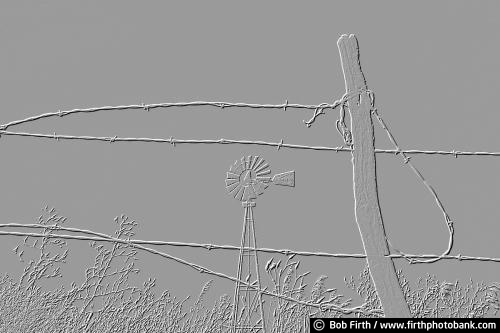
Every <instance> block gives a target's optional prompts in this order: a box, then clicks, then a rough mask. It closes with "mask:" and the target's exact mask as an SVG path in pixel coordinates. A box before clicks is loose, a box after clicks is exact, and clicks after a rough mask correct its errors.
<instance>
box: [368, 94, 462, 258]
mask: <svg viewBox="0 0 500 333" xmlns="http://www.w3.org/2000/svg"><path fill="white" fill-rule="evenodd" d="M366 92H367V94H368V97H369V98H370V107H371V110H370V111H371V113H372V114H373V115H374V116H375V117H376V118H377V120H378V123H379V124H380V126H381V127H382V129H383V130H384V131H385V132H386V134H387V136H388V137H389V140H390V141H391V143H392V144H393V146H394V148H395V149H396V151H398V154H399V155H400V156H401V158H402V159H403V163H404V164H406V165H408V166H409V167H410V168H411V169H412V171H413V173H414V174H415V175H416V176H417V177H418V178H419V179H420V180H421V181H422V183H423V184H424V186H425V187H426V188H427V190H428V191H429V192H430V193H431V194H432V196H433V198H434V201H435V202H436V204H437V206H438V207H439V210H440V211H441V213H442V214H443V217H444V221H445V224H446V227H447V229H448V234H449V236H448V246H447V247H446V249H445V250H444V251H443V253H442V254H441V255H440V256H439V257H436V258H432V259H416V258H415V257H414V256H410V255H409V254H408V253H405V252H403V251H401V250H399V249H398V248H396V247H394V246H393V245H392V244H391V242H390V240H389V239H388V238H387V237H386V241H387V243H388V245H389V246H390V247H391V248H392V249H393V250H395V251H396V252H397V253H399V254H400V255H402V256H403V257H404V258H405V259H407V260H408V262H409V263H410V264H413V263H419V264H429V263H434V262H437V261H439V260H441V259H442V258H443V257H444V256H447V255H449V253H450V252H451V250H452V248H453V236H454V232H455V229H454V228H453V221H452V220H451V218H450V216H449V215H448V213H447V212H446V209H445V208H444V206H443V203H442V202H441V200H440V199H439V196H438V194H437V192H436V190H435V189H434V188H433V187H432V186H431V185H430V184H429V182H428V181H427V180H426V179H425V178H424V176H423V175H422V173H421V172H420V171H419V170H418V169H417V167H415V165H414V164H413V163H412V162H411V161H410V157H408V156H406V154H405V153H403V152H401V148H400V147H399V145H398V143H397V141H396V139H395V137H394V135H393V134H392V133H391V131H390V130H389V127H388V126H387V124H386V123H385V121H384V120H383V119H382V117H381V116H380V114H379V113H378V110H377V108H376V107H375V93H374V92H373V91H370V90H367V91H366Z"/></svg>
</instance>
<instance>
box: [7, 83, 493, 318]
mask: <svg viewBox="0 0 500 333" xmlns="http://www.w3.org/2000/svg"><path fill="white" fill-rule="evenodd" d="M360 94H366V95H367V96H368V97H369V100H370V108H371V112H370V113H371V116H372V117H374V118H376V119H377V122H378V124H379V125H380V126H381V128H382V129H383V130H384V131H385V133H386V135H387V136H388V138H389V140H390V141H391V143H392V145H393V146H394V148H393V149H375V150H374V152H375V153H376V154H392V155H394V156H397V155H399V156H401V158H402V161H403V165H406V166H408V167H409V168H410V169H411V170H412V171H413V173H414V174H415V175H416V176H417V178H418V179H419V180H420V182H421V183H422V184H423V185H424V186H425V188H426V189H427V191H428V192H429V193H430V194H431V195H432V197H433V198H434V201H435V203H436V205H437V206H438V208H439V209H440V211H441V213H442V214H443V220H444V223H445V225H446V227H447V229H448V232H449V237H448V241H447V245H446V246H445V249H444V250H443V252H442V253H441V254H410V253H405V252H403V251H402V250H400V249H398V248H395V247H394V246H393V245H392V244H391V242H390V240H389V239H387V238H386V241H387V243H388V245H389V247H390V248H391V249H392V250H393V251H394V252H395V253H390V254H387V255H384V257H386V258H391V259H405V260H407V261H408V262H409V263H410V264H428V263H435V262H437V261H440V260H458V261H479V262H497V263H500V258H499V257H484V256H470V255H462V254H457V255H451V254H450V253H451V251H452V249H453V241H454V228H453V221H452V219H451V217H450V215H449V214H448V212H447V211H446V209H445V208H444V205H443V203H442V200H441V199H440V198H439V196H438V194H437V191H436V190H435V189H434V187H433V186H432V185H431V184H430V183H429V182H428V180H426V178H425V177H424V176H423V174H422V172H421V171H420V170H419V169H418V168H417V167H416V166H415V164H414V163H413V162H412V161H411V156H409V155H439V156H452V157H455V158H458V156H471V157H486V156H490V157H500V152H488V151H460V150H455V149H453V150H449V151H444V150H418V149H402V148H401V147H400V145H399V144H398V142H397V140H396V139H395V137H394V135H393V134H392V132H391V131H390V130H389V127H388V125H387V121H386V120H384V119H383V117H382V116H381V114H380V112H379V111H378V109H377V108H376V107H375V94H374V92H373V91H371V90H369V89H360V90H357V91H353V92H347V93H345V94H344V95H343V96H342V97H341V98H340V99H337V100H335V101H333V102H331V103H320V104H315V105H306V104H295V103H289V102H288V100H286V101H285V102H284V103H282V104H257V103H234V102H224V101H222V102H218V101H215V102H210V101H192V102H175V103H170V102H168V103H157V104H144V103H143V104H131V105H119V106H102V107H93V108H81V109H70V110H58V111H55V112H48V113H43V114H40V115H36V116H32V117H28V118H24V119H19V120H15V121H11V122H9V123H5V124H2V125H0V137H1V136H3V135H4V136H14V137H16V136H20V137H30V138H39V139H49V140H56V141H59V140H73V141H98V142H103V143H120V142H121V143H125V142H142V143H167V144H171V145H172V146H173V147H175V146H176V145H183V144H199V145H203V144H204V145H207V144H215V145H217V144H222V145H255V146H267V147H273V148H276V149H277V150H280V149H292V150H293V149H296V150H315V151H330V152H336V153H353V152H354V148H353V145H352V141H351V140H352V137H351V133H350V131H349V130H348V127H347V126H346V125H345V122H344V113H345V109H346V108H348V106H347V103H348V102H349V101H351V100H353V99H356V98H359V96H360ZM199 107H206V109H207V112H209V111H215V110H219V111H221V110H226V111H227V110H230V109H235V108H244V109H249V111H251V110H257V109H267V110H274V111H278V112H286V111H287V109H296V110H303V111H305V112H313V114H312V116H311V117H310V118H309V119H308V120H304V121H303V123H304V124H305V126H307V127H311V126H312V125H313V124H314V123H315V121H317V119H318V117H319V116H321V115H324V114H325V112H326V110H330V111H333V110H339V111H340V117H339V118H340V119H339V121H338V122H337V129H338V130H339V133H340V135H341V136H342V139H343V140H344V145H342V146H338V147H330V146H311V145H302V144H292V143H287V142H285V140H284V139H281V140H280V141H279V142H267V141H261V140H241V139H227V138H215V139H182V138H174V137H169V138H149V137H118V136H113V135H110V136H83V135H79V136H77V135H69V134H57V133H55V132H54V133H31V132H17V131H11V130H10V128H12V127H15V126H18V125H21V124H27V123H33V122H36V121H38V120H41V119H46V118H53V117H67V116H70V115H75V114H87V113H100V112H112V111H113V112H116V111H123V110H138V111H146V112H149V111H151V110H153V109H154V110H168V109H172V108H186V109H189V108H199ZM0 229H43V231H42V232H25V231H1V230H0V235H4V236H14V237H34V238H37V237H38V238H44V237H49V238H61V239H73V240H86V241H95V242H112V243H124V244H128V245H130V246H131V247H133V248H136V249H138V250H142V251H145V252H148V253H151V254H155V255H158V256H160V257H163V258H166V259H168V260H172V261H175V262H177V263H179V264H182V265H185V266H188V267H190V268H192V269H193V270H196V271H198V272H199V273H201V274H208V275H211V276H216V277H219V278H222V279H226V280H230V281H232V282H239V283H240V284H242V285H244V286H246V287H247V288H252V289H254V290H256V291H258V292H259V293H262V294H264V295H267V296H272V297H276V298H280V299H283V300H286V301H289V302H294V303H297V304H301V305H306V306H310V307H315V308H317V309H321V310H325V309H330V310H336V311H339V312H341V313H343V314H352V313H362V314H364V315H370V314H378V315H381V314H383V311H381V310H379V309H375V310H373V309H372V310H366V309H365V308H364V306H365V304H361V305H359V306H355V307H350V308H345V307H339V306H337V305H334V304H329V303H328V301H324V302H320V303H314V302H310V301H303V300H298V299H295V298H293V297H288V296H286V295H281V294H278V293H273V292H270V291H268V290H267V289H266V288H263V289H259V288H257V287H256V286H254V285H252V284H250V283H249V282H247V281H243V280H239V279H237V278H236V277H234V276H231V275H227V274H224V273H221V272H218V271H215V270H212V269H209V268H207V267H204V266H201V265H198V264H195V263H192V262H189V261H187V260H185V259H182V258H179V257H176V256H173V255H170V254H168V253H166V252H163V251H159V250H156V249H153V248H151V247H149V246H152V245H154V246H171V247H189V248H198V249H205V250H208V251H217V250H225V251H240V247H239V246H234V245H220V244H202V243H189V242H176V241H159V240H140V239H127V240H123V239H120V238H116V237H112V236H109V235H107V234H104V233H99V232H95V231H91V230H85V229H80V228H70V227H62V226H60V225H56V224H54V225H40V224H23V223H4V224H0ZM49 230H50V231H51V233H47V231H49ZM60 232H66V233H60ZM245 250H249V251H257V252H262V253H273V254H283V255H297V256H304V257H311V256H314V257H326V258H351V259H353V258H354V259H363V260H364V259H366V258H367V254H365V253H327V252H308V251H299V250H293V249H273V248H262V247H259V248H245Z"/></svg>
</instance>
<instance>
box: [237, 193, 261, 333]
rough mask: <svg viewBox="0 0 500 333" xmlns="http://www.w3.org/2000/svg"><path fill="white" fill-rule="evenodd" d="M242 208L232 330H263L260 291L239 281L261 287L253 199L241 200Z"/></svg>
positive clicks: (241, 332) (239, 332) (239, 331)
mask: <svg viewBox="0 0 500 333" xmlns="http://www.w3.org/2000/svg"><path fill="white" fill-rule="evenodd" d="M242 205H243V207H244V208H245V216H244V221H243V231H242V235H241V247H240V255H239V258H238V272H237V278H238V281H237V282H236V285H235V290H234V303H233V304H234V305H233V318H232V325H231V332H232V333H243V332H245V333H246V332H264V333H265V332H266V327H265V320H264V306H263V300H262V293H261V292H260V291H257V290H256V289H254V288H251V287H248V286H247V285H245V284H243V283H241V282H239V281H245V282H246V283H247V284H250V285H252V286H253V287H256V288H258V290H260V289H261V286H260V273H259V259H258V256H257V251H256V248H257V242H256V236H255V223H254V219H253V207H255V202H252V201H245V202H242Z"/></svg>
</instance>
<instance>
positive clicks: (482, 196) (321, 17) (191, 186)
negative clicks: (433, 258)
mask: <svg viewBox="0 0 500 333" xmlns="http://www.w3.org/2000/svg"><path fill="white" fill-rule="evenodd" d="M499 12H500V4H499V3H498V2H497V1H481V2H473V1H467V2H465V1H419V2H416V1H415V2H409V1H377V2H375V1H335V2H333V1H316V2H305V1H304V2H301V3H299V2H295V1H274V2H252V4H250V3H247V4H244V5H242V4H235V3H234V2H230V1H226V2H222V1H215V2H214V1H211V2H189V1H183V2H182V3H181V2H168V3H167V2H159V1H156V2H153V1H152V2H146V3H145V2H136V1H106V2H97V1H85V2H83V1H81V2H75V1H51V2H31V3H29V2H25V1H16V2H6V1H4V2H2V4H1V5H0V40H1V41H2V43H1V52H0V73H1V76H0V91H1V96H2V100H1V103H2V107H1V113H0V123H7V122H9V121H12V120H15V119H21V118H25V117H28V116H33V115H37V114H40V113H45V112H53V111H57V110H59V109H62V110H66V109H72V108H76V107H92V106H103V105H121V104H138V103H142V102H144V103H159V102H176V101H192V100H209V101H229V102H233V101H234V102H251V103H276V104H278V103H283V102H284V101H285V100H286V99H288V101H289V102H290V103H303V104H319V103H322V102H331V101H333V100H334V99H337V98H339V97H340V96H341V95H342V94H343V92H344V81H343V76H342V72H341V65H340V58H339V54H338V50H337V45H336V41H337V39H338V38H339V36H340V35H341V34H343V33H354V34H356V35H357V37H358V39H359V42H360V50H361V62H362V68H363V70H364V73H365V75H366V78H367V82H368V86H369V88H370V89H372V90H373V91H375V93H376V96H377V101H376V102H377V107H378V109H379V111H380V113H381V114H382V116H383V117H384V119H385V120H386V121H387V123H388V124H389V126H390V128H391V129H392V131H393V134H394V135H395V136H396V138H397V139H398V141H399V143H400V145H401V147H402V148H407V149H436V150H440V149H443V150H452V149H457V150H478V151H500V148H499V143H500V132H499V120H500V113H499V109H498V103H497V102H498V93H499V88H500V84H499V81H498V74H499V73H500V66H499V63H498V59H500V40H499V37H498V31H500V24H499V23H498V13H499ZM310 116H311V112H304V111H299V110H289V111H287V112H286V113H284V112H283V111H270V110H258V111H251V110H246V109H225V110H219V109H215V108H210V107H200V108H189V109H188V108H178V109H158V110H154V111H151V112H149V113H146V112H144V111H113V112H102V113H96V114H91V115H89V114H86V115H72V116H68V117H63V118H50V119H46V120H41V121H38V122H36V123H31V124H26V125H21V126H18V127H12V128H11V129H10V130H13V131H27V132H36V133H53V132H54V131H55V132H57V133H58V134H73V135H96V136H101V135H102V136H114V135H117V136H128V137H136V136H137V137H159V138H169V137H170V136H173V137H174V138H178V139H188V138H197V139H203V138H214V139H215V138H220V137H223V138H227V139H249V140H253V139H255V140H265V141H273V142H279V140H280V139H282V138H283V139H284V141H285V143H297V144H311V145H326V146H338V145H340V144H341V138H340V136H339V135H338V134H337V132H336V130H335V129H334V124H335V120H336V119H337V116H338V113H337V112H329V113H328V114H327V115H326V116H322V117H320V118H318V121H317V122H316V123H315V124H314V125H313V127H311V128H306V127H305V126H304V124H303V123H302V121H303V120H304V119H309V118H310ZM376 129H377V131H376V146H377V147H378V148H392V146H391V145H390V142H389V141H388V139H387V138H386V136H385V133H384V132H382V131H381V130H380V128H379V127H378V126H376ZM0 147H1V152H2V153H1V157H0V158H1V168H2V174H3V175H4V177H2V180H1V184H2V185H1V188H2V190H1V191H0V199H1V201H0V202H1V206H0V207H1V214H2V221H4V222H20V223H32V222H34V221H35V220H36V218H37V217H38V215H39V214H40V208H42V207H43V206H45V204H48V205H49V206H54V207H56V208H57V210H58V211H59V212H60V213H61V214H63V215H65V216H68V217H69V218H70V221H69V222H68V223H67V224H68V225H69V226H74V227H80V228H85V229H92V230H95V231H101V232H107V233H112V232H113V230H114V229H113V228H114V223H113V218H114V217H115V216H117V215H119V214H121V213H124V214H126V215H128V216H130V217H131V218H133V219H136V220H137V221H138V222H139V223H140V226H139V229H138V233H137V238H141V239H155V240H169V241H186V242H201V243H214V244H238V242H239V239H240V233H241V223H242V214H243V209H242V207H241V205H240V204H239V203H238V202H237V201H236V200H234V199H232V198H230V197H229V196H228V195H227V194H226V192H225V189H224V177H225V172H226V170H227V169H228V168H229V166H230V164H231V163H233V162H234V160H235V159H237V158H240V157H241V156H243V155H248V154H257V155H261V156H262V157H263V158H265V159H266V160H267V161H268V162H269V163H270V164H271V168H272V171H273V173H276V172H282V171H286V170H291V169H293V170H295V171H296V176H297V184H296V185H297V186H296V188H294V189H288V188H277V187H274V188H270V189H269V190H268V191H267V192H266V193H265V194H264V195H263V196H262V197H260V198H259V199H258V201H257V208H256V211H255V219H256V223H257V234H258V243H259V245H261V246H263V247H272V248H290V249H296V250H308V251H325V252H332V253H337V252H343V253H361V252H362V251H363V249H362V244H361V240H360V235H359V232H358V229H357V227H356V224H355V220H354V210H353V208H354V206H353V205H354V202H353V194H352V183H351V181H352V170H351V162H350V155H349V154H342V153H339V154H336V153H333V152H312V151H296V150H287V149H281V150H280V151H276V149H275V148H263V147H257V146H237V145H211V146H205V145H178V146H176V147H172V146H171V145H169V144H144V143H113V144H109V143H98V142H76V141H75V142H73V141H60V142H56V141H55V140H47V139H34V138H21V137H8V136H3V137H2V138H1V139H0ZM413 161H414V162H415V164H416V165H417V166H418V167H420V168H421V170H422V172H423V174H424V176H425V177H426V178H427V179H428V180H429V181H430V183H431V184H433V186H434V187H435V188H436V189H437V191H438V194H439V195H440V197H441V198H442V201H443V203H444V205H445V207H446V208H447V210H448V212H449V214H450V216H451V218H452V219H453V220H454V221H455V228H456V237H455V250H454V254H457V253H462V254H464V255H475V256H491V257H500V243H499V242H498V235H499V230H500V226H499V224H500V213H499V211H498V202H499V198H500V176H499V173H498V170H500V169H499V168H500V158H494V157H483V158H476V157H459V158H458V159H455V158H453V157H437V156H418V157H417V156H416V157H414V159H413ZM377 163H378V181H379V191H380V192H379V194H380V203H381V207H382V212H383V217H384V222H385V226H386V230H387V233H388V237H389V238H390V239H391V242H392V243H393V244H394V245H395V246H397V247H399V248H401V249H403V250H404V251H406V252H410V253H437V254H439V253H441V252H442V251H443V250H444V248H445V247H446V245H447V241H448V233H447V229H446V227H445V226H444V224H443V222H442V216H441V213H440V211H439V210H438V208H437V207H436V206H435V204H434V202H433V199H432V196H431V195H430V194H429V193H428V192H427V191H426V190H425V188H424V186H422V184H421V183H420V182H419V181H418V179H417V178H416V177H415V176H414V175H413V173H412V172H411V170H410V169H409V168H407V167H404V166H403V164H402V163H401V160H400V159H399V158H395V157H394V156H389V155H387V156H381V155H378V157H377ZM1 240H2V241H1V243H0V244H1V245H0V246H1V250H2V253H4V254H3V255H2V258H1V262H2V263H3V265H2V271H8V272H11V274H13V275H14V274H18V273H19V272H20V270H21V269H22V267H23V263H20V262H19V261H18V259H17V257H15V256H14V255H13V254H12V252H11V251H10V250H11V249H12V248H13V247H14V246H15V244H17V242H19V239H16V238H14V237H12V238H8V237H5V236H3V237H2V238H1ZM70 245H71V252H70V263H69V264H68V265H67V266H66V268H65V269H64V270H63V273H64V275H65V281H66V282H68V281H72V280H75V281H81V279H82V277H83V269H84V267H85V266H86V265H87V264H90V263H91V260H92V254H93V252H92V251H91V250H90V249H89V248H88V244H87V242H70ZM164 250H165V251H166V252H168V253H170V254H173V255H176V256H180V257H183V258H185V259H187V260H190V261H193V262H196V263H199V264H202V265H205V266H207V267H210V268H212V269H214V270H218V271H221V272H224V273H227V274H230V275H235V271H236V260H237V257H236V253H234V252H230V253H226V252H223V251H217V252H207V251H205V250H188V249H179V248H164ZM268 258H269V257H268V256H263V259H262V260H261V261H263V262H265V261H266V260H267V259H268ZM301 261H302V264H301V266H302V271H306V270H311V271H312V272H313V273H312V276H311V278H310V279H309V281H308V282H309V283H310V284H312V282H313V279H315V278H316V277H318V276H319V275H321V274H326V275H328V276H329V279H328V280H327V287H338V288H342V286H343V282H342V279H343V277H344V276H350V275H357V274H358V273H359V272H360V270H361V269H362V268H363V266H364V260H362V259H325V258H322V259H320V258H316V259H313V258H301ZM396 266H397V268H398V269H403V271H404V273H405V274H406V275H407V276H408V277H410V279H412V280H413V281H414V278H415V277H417V276H422V275H424V274H425V273H427V272H429V273H431V274H436V275H437V277H438V278H440V279H443V280H451V281H454V280H455V279H460V280H461V281H466V280H467V279H468V278H472V279H474V280H475V281H480V280H485V281H487V282H488V281H493V280H496V281H498V280H499V278H500V274H499V273H500V265H499V264H498V263H497V264H495V263H477V262H476V263H475V262H457V261H446V262H444V261H443V262H439V263H437V264H433V265H412V266H409V265H408V264H407V263H406V262H405V261H404V260H398V261H397V262H396ZM140 267H141V268H143V269H144V275H143V276H141V277H140V280H143V279H145V278H146V277H148V276H153V277H156V278H157V282H158V286H159V288H158V289H159V290H163V289H170V290H171V291H172V293H173V294H175V295H178V296H180V297H183V296H185V295H187V294H191V295H196V294H198V293H199V290H200V288H201V286H202V284H203V283H204V282H205V281H206V280H207V279H208V278H209V277H208V276H206V275H201V274H199V273H197V272H196V271H193V270H191V269H190V268H187V267H184V266H181V265H179V264H176V263H173V262H169V261H168V260H166V259H161V258H158V257H155V256H151V255H141V262H140ZM215 282H216V283H215V285H214V289H212V290H211V292H210V295H211V296H213V297H218V296H219V295H220V294H222V293H228V294H232V292H233V284H232V283H231V282H227V281H224V280H219V279H217V278H215ZM347 295H349V294H347ZM355 303H356V302H355Z"/></svg>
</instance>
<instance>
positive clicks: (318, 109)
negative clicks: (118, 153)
mask: <svg viewBox="0 0 500 333" xmlns="http://www.w3.org/2000/svg"><path fill="white" fill-rule="evenodd" d="M354 96H356V92H351V93H345V94H344V95H343V96H342V98H340V99H338V100H335V101H334V102H333V103H331V104H329V103H320V104H317V105H311V104H309V105H307V104H297V103H288V99H287V100H286V101H285V103H283V104H257V103H234V102H206V101H193V102H173V103H172V102H167V103H155V104H144V103H141V104H130V105H117V106H99V107H93V108H76V109H71V110H64V111H63V110H58V111H55V112H47V113H42V114H39V115H36V116H31V117H27V118H24V119H19V120H14V121H11V122H9V123H6V124H3V125H0V130H6V129H8V128H9V127H12V126H16V125H21V124H25V123H30V122H34V121H37V120H40V119H44V118H50V117H64V116H67V115H71V114H75V113H95V112H102V111H116V110H122V111H123V110H145V111H150V110H152V109H160V108H173V107H177V108H181V107H195V106H212V107H216V108H219V109H227V108H250V109H275V110H283V111H286V110H287V109H303V110H314V114H313V116H312V117H311V118H310V119H309V120H304V121H303V122H304V123H305V124H306V126H307V127H310V126H311V125H312V123H314V121H315V120H316V118H317V117H318V116H319V115H322V114H324V110H325V109H335V108H337V107H339V106H340V105H342V104H344V103H345V102H346V101H347V100H348V99H350V98H352V97H354Z"/></svg>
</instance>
